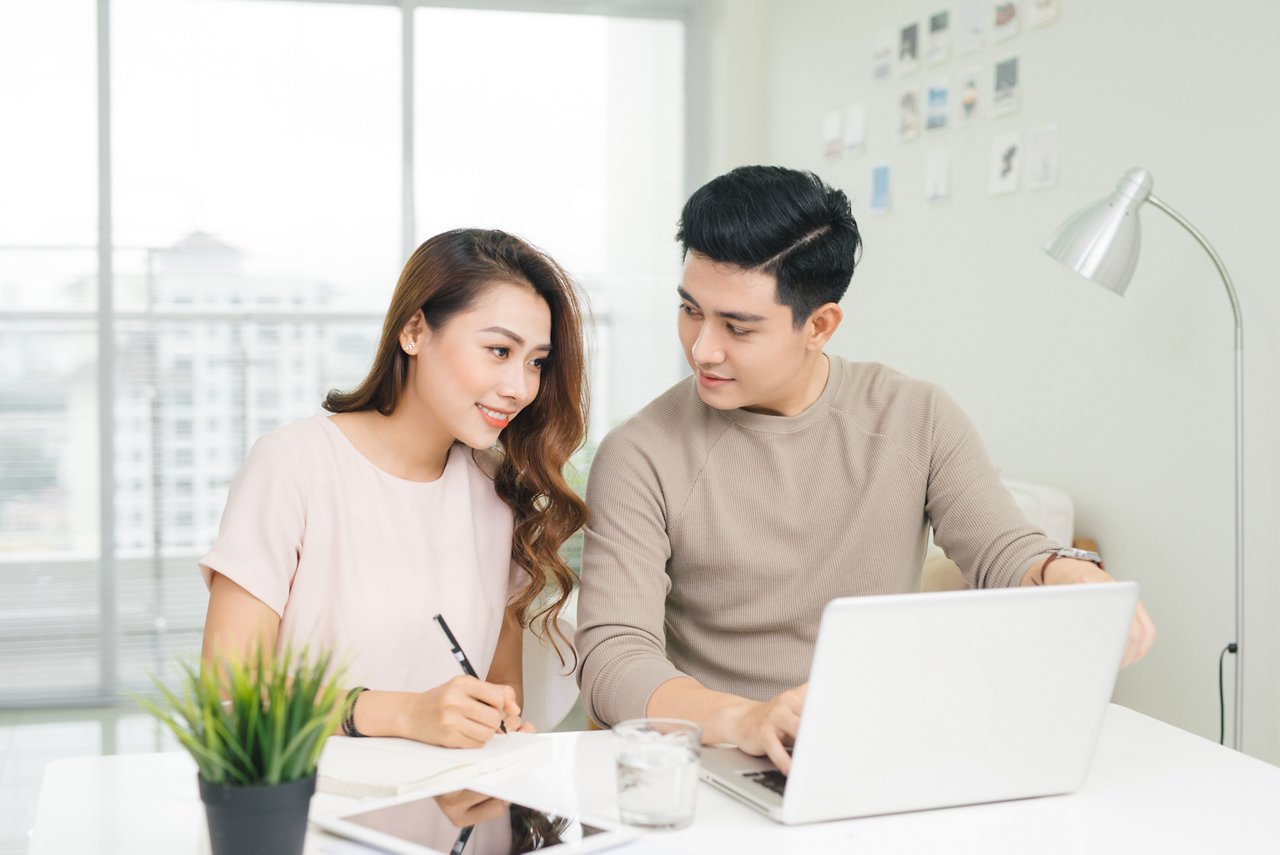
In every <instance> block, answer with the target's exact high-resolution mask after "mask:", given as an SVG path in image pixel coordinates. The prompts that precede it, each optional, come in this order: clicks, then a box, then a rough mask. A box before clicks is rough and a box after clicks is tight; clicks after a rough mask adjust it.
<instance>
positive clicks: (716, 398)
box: [694, 379, 742, 410]
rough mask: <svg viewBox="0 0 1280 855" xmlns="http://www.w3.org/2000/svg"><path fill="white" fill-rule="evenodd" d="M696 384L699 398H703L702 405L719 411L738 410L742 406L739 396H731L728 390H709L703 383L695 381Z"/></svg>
mask: <svg viewBox="0 0 1280 855" xmlns="http://www.w3.org/2000/svg"><path fill="white" fill-rule="evenodd" d="M694 383H695V385H696V386H697V387H698V397H699V398H701V399H702V403H704V404H706V405H707V406H708V407H713V408H715V409H717V410H736V409H739V408H740V407H741V406H742V403H741V402H740V401H739V400H738V396H737V395H733V394H730V393H729V392H728V390H726V389H724V388H723V387H722V388H719V389H708V388H707V387H705V386H703V385H702V384H701V383H698V382H697V380H696V379H695V380H694Z"/></svg>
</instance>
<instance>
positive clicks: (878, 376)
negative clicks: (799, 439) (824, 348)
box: [832, 357, 942, 417]
mask: <svg viewBox="0 0 1280 855" xmlns="http://www.w3.org/2000/svg"><path fill="white" fill-rule="evenodd" d="M832 358H834V359H842V361H843V362H844V366H843V367H844V370H843V372H842V375H843V376H842V382H841V384H840V390H839V393H838V394H837V397H836V399H835V401H833V402H832V406H833V408H834V409H837V410H839V411H841V412H844V413H847V414H850V415H855V416H856V415H859V414H861V415H863V416H892V417H911V416H912V415H920V416H921V417H925V416H927V414H928V413H930V412H931V411H932V409H933V407H934V406H935V405H936V401H937V399H938V397H939V394H940V393H941V391H942V390H941V388H940V387H939V386H938V385H937V384H935V383H931V382H929V381H928V380H921V379H919V378H917V377H910V376H908V375H906V374H903V373H902V372H901V371H898V370H897V369H894V368H891V367H889V366H888V365H884V364H882V363H879V362H850V361H848V360H843V358H842V357H832Z"/></svg>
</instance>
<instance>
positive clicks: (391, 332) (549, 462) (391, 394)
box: [324, 229, 587, 663]
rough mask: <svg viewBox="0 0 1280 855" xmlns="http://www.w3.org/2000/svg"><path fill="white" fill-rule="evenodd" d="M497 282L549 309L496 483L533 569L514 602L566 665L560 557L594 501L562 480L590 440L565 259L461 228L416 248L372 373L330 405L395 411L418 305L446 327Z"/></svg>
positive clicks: (578, 315) (503, 236)
mask: <svg viewBox="0 0 1280 855" xmlns="http://www.w3.org/2000/svg"><path fill="white" fill-rule="evenodd" d="M498 282H509V283H511V284H514V285H520V286H525V287H528V288H531V289H533V291H534V292H535V293H537V294H538V295H539V296H541V297H542V298H543V299H544V300H546V301H547V305H548V307H550V309H551V347H552V350H551V355H550V358H549V359H548V360H547V362H546V363H545V365H544V366H543V369H542V379H541V385H540V386H539V389H538V394H537V396H536V397H534V399H533V401H532V402H531V403H530V404H529V405H528V406H526V407H525V408H524V409H523V410H521V411H520V417H519V418H517V419H513V420H512V421H511V423H510V424H509V425H507V427H505V428H503V430H502V433H501V434H499V435H498V442H499V445H500V446H501V451H502V457H501V462H500V463H499V465H498V469H497V472H496V473H495V474H494V487H495V488H496V489H497V492H498V495H499V496H500V497H501V498H502V500H503V501H504V502H506V503H507V504H508V505H509V506H510V507H511V510H512V512H513V513H514V515H515V530H514V531H513V533H512V539H511V557H512V559H514V560H515V562H516V563H517V564H519V565H520V566H521V567H523V568H524V569H525V571H527V572H528V574H529V577H530V578H529V584H528V586H527V587H526V588H525V589H524V591H523V592H522V593H521V594H520V595H519V596H517V597H516V598H515V600H514V601H513V602H512V603H511V605H513V606H515V607H516V614H517V616H518V617H519V620H520V626H521V627H531V628H532V629H533V631H534V633H535V634H537V635H538V637H540V638H542V639H543V640H547V639H550V640H551V643H552V644H553V646H554V647H555V649H556V653H557V654H558V655H559V656H560V660H561V662H562V663H563V662H564V656H563V654H562V653H561V652H560V642H564V644H565V645H566V647H567V648H568V649H569V651H570V652H571V653H572V652H573V644H572V642H571V641H570V640H569V639H568V638H567V637H565V635H564V633H563V632H562V631H561V630H560V627H559V624H558V622H557V620H556V619H557V618H558V617H559V616H560V612H561V611H562V610H563V609H564V604H565V601H566V600H567V599H568V597H569V594H570V592H571V591H572V590H573V583H574V576H573V571H572V570H570V569H569V566H568V565H567V564H566V563H565V562H564V559H562V558H561V557H560V546H561V545H562V544H563V543H564V542H565V541H566V540H568V539H569V537H570V536H571V535H572V534H573V533H574V532H575V531H577V530H578V529H579V528H581V527H582V526H583V525H585V524H586V521H587V507H586V505H585V504H584V503H583V501H582V499H580V498H579V497H578V495H577V494H576V493H575V492H574V491H573V489H572V488H571V487H570V486H569V484H568V483H567V482H566V481H565V478H564V467H565V464H566V463H567V462H568V461H569V457H570V456H571V455H572V454H573V453H574V452H575V451H577V450H578V448H579V447H580V446H581V445H582V443H583V442H584V441H585V440H586V431H587V384H586V382H585V380H584V361H585V359H584V353H583V351H584V345H583V327H582V314H583V313H582V308H581V306H580V304H579V299H578V295H577V290H576V288H575V287H574V284H573V281H572V280H571V279H570V278H569V276H568V274H567V273H565V271H564V270H563V269H561V267H560V265H558V264H556V262H555V261H553V260H552V259H551V258H550V257H549V256H547V255H546V254H545V253H543V252H541V251H539V250H538V249H536V248H535V247H533V246H531V245H530V244H528V243H526V242H525V241H523V240H521V239H520V238H517V237H514V236H513V235H509V234H507V233H506V232H501V231H497V230H488V229H455V230H454V231H449V232H444V233H443V234H438V235H436V236H435V237H433V238H431V239H430V240H428V241H427V242H426V243H424V244H422V245H421V246H420V247H418V248H417V250H416V251H414V253H413V255H412V256H411V257H410V258H409V262H408V263H407V264H406V265H405V268H404V272H403V273H401V274H400V281H399V283H397V285H396V290H395V294H393V295H392V297H391V306H390V308H388V309H387V317H386V320H385V321H384V322H383V325H382V338H381V340H380V341H379V342H378V353H377V355H376V356H375V357H374V361H373V366H372V367H371V368H370V369H369V374H368V376H367V377H365V379H364V381H363V382H361V384H360V385H359V386H357V387H356V388H355V389H353V390H352V391H350V392H339V391H337V390H334V391H332V392H330V393H329V395H328V397H326V398H325V402H324V408H325V409H326V410H328V411H329V412H332V413H350V412H356V411H361V410H377V411H378V412H380V413H382V414H383V415H384V416H385V415H390V414H391V412H392V411H393V410H394V409H395V408H396V404H397V402H398V401H399V399H400V395H401V393H402V392H403V389H404V385H405V381H406V379H407V376H408V365H409V356H408V354H406V353H405V352H404V351H403V350H402V349H401V348H400V332H401V330H403V329H404V327H405V325H406V324H408V323H409V320H410V319H411V318H412V317H413V315H414V313H415V312H417V311H418V310H419V309H421V310H422V314H423V316H424V317H425V318H426V322H427V326H429V327H430V328H431V329H432V330H433V331H435V330H439V329H440V328H442V327H443V326H444V325H445V324H447V323H448V322H449V321H450V319H452V318H453V317H454V316H455V315H457V314H458V313H459V312H463V311H466V310H467V309H468V308H469V307H470V306H471V305H472V304H473V303H475V301H476V300H477V299H479V298H480V296H481V295H482V294H484V293H485V291H486V289H487V288H489V287H490V286H492V285H493V284H495V283H498ZM548 627H550V629H548ZM576 658H577V656H576V654H574V659H575V661H576Z"/></svg>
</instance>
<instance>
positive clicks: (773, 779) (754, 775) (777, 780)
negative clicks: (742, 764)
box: [742, 769, 787, 795]
mask: <svg viewBox="0 0 1280 855" xmlns="http://www.w3.org/2000/svg"><path fill="white" fill-rule="evenodd" d="M742 776H743V777H744V778H746V779H747V780H749V781H755V782H756V783H757V784H759V785H760V786H762V787H765V788H767V789H770V790H773V791H774V792H775V793H777V794H778V795H782V793H783V791H785V790H786V789H787V776H786V775H784V774H782V773H781V772H779V771H778V770H777V769H764V770H762V771H759V772H743V773H742Z"/></svg>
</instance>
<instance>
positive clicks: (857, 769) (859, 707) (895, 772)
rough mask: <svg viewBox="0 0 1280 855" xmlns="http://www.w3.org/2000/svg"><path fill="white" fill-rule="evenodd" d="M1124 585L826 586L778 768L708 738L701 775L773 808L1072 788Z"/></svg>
mask: <svg viewBox="0 0 1280 855" xmlns="http://www.w3.org/2000/svg"><path fill="white" fill-rule="evenodd" d="M1137 601H1138V586H1137V585H1136V584H1134V583H1133V582H1118V583H1115V584H1098V585H1051V586H1047V587H1036V588H1013V589H998V590H980V591H949V592H942V593H927V594H895V595H889V596H868V597H846V598H842V599H838V600H832V601H831V602H830V603H828V604H827V607H826V609H825V610H824V611H823V614H822V623H821V625H820V627H819V630H818V641H817V647H816V649H815V651H814V658H813V665H812V668H811V669H810V672H809V689H808V694H807V696H806V698H805V705H804V710H803V712H802V713H801V717H800V728H799V732H798V734H797V735H796V741H795V746H794V748H793V752H792V757H791V774H790V776H788V777H785V778H784V777H783V776H782V775H781V773H779V772H778V770H777V769H776V767H774V765H773V764H772V763H771V762H770V761H769V760H768V759H765V758H760V757H751V756H749V755H747V754H744V753H742V752H741V751H739V750H738V749H736V748H710V749H705V750H704V751H703V756H702V777H703V779H704V780H706V781H708V782H710V783H711V784H712V785H714V786H715V787H717V788H719V789H721V790H723V791H724V792H726V793H728V794H729V795H731V796H733V797H734V798H737V799H741V800H742V801H744V802H746V803H747V804H749V805H751V806H753V807H755V808H757V809H758V810H760V811H762V812H764V813H765V814H767V815H768V816H770V817H771V818H773V819H776V820H778V821H779V822H784V823H788V824H791V823H803V822H818V821H821V820H829V819H845V818H849V817H857V816H870V815H874V814H884V813H897V812H900V811H910V810H924V809H927V808H939V807H947V806H951V805H965V804H976V803H979V802H993V801H1004V800H1007V799H1020V798H1027V797H1030V796H1047V795H1054V794H1058V793H1069V792H1072V791H1074V790H1077V789H1079V788H1080V786H1081V785H1082V784H1084V781H1085V777H1086V775H1087V774H1088V772H1089V765H1090V763H1091V762H1092V760H1093V752H1094V748H1095V746H1096V744H1097V741H1098V734H1099V732H1100V730H1101V728H1102V719H1103V716H1104V715H1105V714H1106V710H1107V704H1108V702H1109V701H1110V698H1111V691H1112V689H1113V688H1114V686H1115V680H1116V673H1117V671H1118V670H1119V666H1120V660H1121V657H1122V656H1123V654H1124V647H1125V642H1126V640H1127V638H1128V633H1129V624H1130V621H1131V619H1132V617H1133V613H1134V607H1135V605H1136V604H1137Z"/></svg>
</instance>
